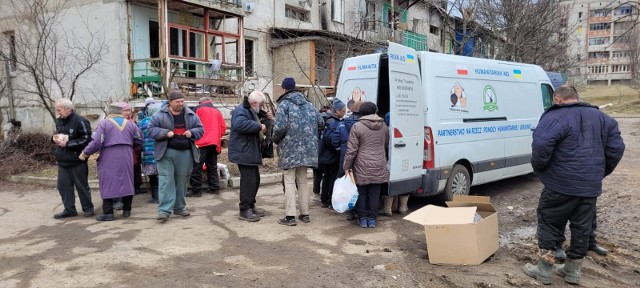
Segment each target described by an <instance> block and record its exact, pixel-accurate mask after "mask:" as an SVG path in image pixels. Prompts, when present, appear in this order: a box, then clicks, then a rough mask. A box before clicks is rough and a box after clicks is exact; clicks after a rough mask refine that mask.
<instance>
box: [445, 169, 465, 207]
mask: <svg viewBox="0 0 640 288" xmlns="http://www.w3.org/2000/svg"><path fill="white" fill-rule="evenodd" d="M470 188H471V178H470V177H469V171H467V167H464V165H460V164H456V165H453V169H451V174H450V175H449V179H447V186H446V187H445V189H444V194H445V195H446V198H447V201H452V200H453V195H469V189H470Z"/></svg>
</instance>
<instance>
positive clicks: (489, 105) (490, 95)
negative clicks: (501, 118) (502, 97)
mask: <svg viewBox="0 0 640 288" xmlns="http://www.w3.org/2000/svg"><path fill="white" fill-rule="evenodd" d="M482 100H483V101H484V110H487V111H496V110H498V96H497V95H496V90H493V87H491V85H487V86H484V91H483V92H482Z"/></svg>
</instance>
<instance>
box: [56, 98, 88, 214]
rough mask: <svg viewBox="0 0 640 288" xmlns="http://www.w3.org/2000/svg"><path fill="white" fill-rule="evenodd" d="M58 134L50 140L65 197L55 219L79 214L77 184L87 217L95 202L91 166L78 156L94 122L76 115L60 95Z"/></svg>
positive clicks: (61, 189)
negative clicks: (90, 178) (90, 122)
mask: <svg viewBox="0 0 640 288" xmlns="http://www.w3.org/2000/svg"><path fill="white" fill-rule="evenodd" d="M55 108H56V114H58V116H59V117H58V119H57V120H56V134H55V135H53V137H52V138H51V141H52V142H53V143H55V144H56V152H55V153H56V162H57V163H58V192H59V193H60V197H62V204H63V205H64V211H62V212H60V213H58V214H55V215H53V218H55V219H62V218H67V217H74V216H78V211H76V199H75V194H74V192H73V190H74V187H75V189H77V190H78V197H79V198H80V203H81V204H82V211H84V217H93V216H94V215H95V213H94V212H93V203H92V202H91V190H90V189H89V180H88V177H89V167H88V166H87V161H82V160H80V159H79V156H80V153H82V149H84V147H86V146H87V144H89V142H91V125H90V124H89V121H87V119H85V118H84V117H82V116H80V115H78V114H76V113H75V112H74V111H73V110H74V106H73V103H72V102H71V101H70V100H69V99H66V98H60V99H58V100H56V103H55Z"/></svg>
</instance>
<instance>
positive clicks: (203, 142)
mask: <svg viewBox="0 0 640 288" xmlns="http://www.w3.org/2000/svg"><path fill="white" fill-rule="evenodd" d="M196 115H198V117H200V122H202V126H204V135H203V136H202V138H200V139H198V140H196V145H198V147H206V146H211V145H216V150H217V151H218V154H219V153H220V151H222V147H221V145H220V140H221V139H222V136H224V133H225V132H226V131H227V123H226V122H224V117H223V116H222V113H220V111H219V110H218V109H216V108H214V107H213V104H211V103H204V104H201V105H199V106H198V107H196Z"/></svg>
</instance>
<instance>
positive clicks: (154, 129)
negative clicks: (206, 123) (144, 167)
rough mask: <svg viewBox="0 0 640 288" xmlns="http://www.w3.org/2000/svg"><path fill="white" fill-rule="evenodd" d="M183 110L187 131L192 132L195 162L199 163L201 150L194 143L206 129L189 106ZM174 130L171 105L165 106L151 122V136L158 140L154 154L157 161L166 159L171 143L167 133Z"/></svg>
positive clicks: (153, 116)
mask: <svg viewBox="0 0 640 288" xmlns="http://www.w3.org/2000/svg"><path fill="white" fill-rule="evenodd" d="M182 109H183V111H184V123H185V125H186V129H187V130H189V131H191V138H190V140H192V141H189V142H190V144H191V153H192V156H193V161H194V162H196V163H199V161H200V150H198V148H197V147H196V144H195V143H194V141H195V140H198V139H200V138H201V137H202V134H204V128H203V127H202V123H200V118H198V116H197V115H196V113H194V112H193V111H192V110H191V109H189V107H187V106H185V107H184V108H182ZM173 128H174V126H173V115H172V114H171V112H170V111H169V105H166V106H163V107H162V109H160V111H158V112H156V113H154V114H153V115H152V116H151V122H149V136H151V138H153V139H155V140H156V144H155V148H154V152H153V154H154V157H155V159H156V161H158V160H160V159H162V157H164V152H165V151H167V144H168V143H169V138H167V133H169V131H173Z"/></svg>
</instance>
